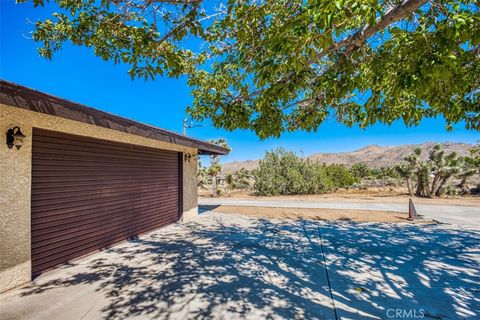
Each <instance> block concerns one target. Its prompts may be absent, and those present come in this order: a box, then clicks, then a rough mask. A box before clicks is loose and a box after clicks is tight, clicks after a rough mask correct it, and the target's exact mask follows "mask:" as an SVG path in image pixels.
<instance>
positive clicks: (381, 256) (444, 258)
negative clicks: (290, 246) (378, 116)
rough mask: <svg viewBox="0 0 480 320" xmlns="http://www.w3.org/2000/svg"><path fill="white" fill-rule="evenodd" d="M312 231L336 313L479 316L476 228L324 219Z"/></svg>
mask: <svg viewBox="0 0 480 320" xmlns="http://www.w3.org/2000/svg"><path fill="white" fill-rule="evenodd" d="M319 235H320V236H321V237H322V239H323V245H324V248H325V252H326V255H325V256H326V262H327V267H328V270H329V274H330V281H331V286H332V289H333V294H334V299H335V303H336V307H337V311H338V314H339V317H350V316H351V315H350V314H349V313H348V312H356V313H358V316H357V317H353V318H358V319H360V318H375V319H388V318H408V319H413V318H425V319H479V317H480V314H479V312H480V290H479V289H478V288H479V287H480V233H478V232H475V231H462V230H458V229H449V228H446V227H444V226H439V225H409V224H379V223H368V224H358V223H330V224H324V225H322V226H321V227H320V228H319ZM351 306H354V308H355V309H356V310H353V309H351V308H350V307H351ZM343 310H346V311H347V313H346V314H344V313H343ZM399 315H400V316H399Z"/></svg>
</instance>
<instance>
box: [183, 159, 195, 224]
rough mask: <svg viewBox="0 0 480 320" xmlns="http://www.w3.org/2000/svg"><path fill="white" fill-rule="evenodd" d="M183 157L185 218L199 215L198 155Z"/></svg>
mask: <svg viewBox="0 0 480 320" xmlns="http://www.w3.org/2000/svg"><path fill="white" fill-rule="evenodd" d="M190 155H191V157H185V156H184V157H183V220H188V219H191V218H193V217H196V216H197V215H198V198H197V197H198V193H197V192H198V189H197V170H198V164H197V161H198V160H197V156H196V153H193V154H190Z"/></svg>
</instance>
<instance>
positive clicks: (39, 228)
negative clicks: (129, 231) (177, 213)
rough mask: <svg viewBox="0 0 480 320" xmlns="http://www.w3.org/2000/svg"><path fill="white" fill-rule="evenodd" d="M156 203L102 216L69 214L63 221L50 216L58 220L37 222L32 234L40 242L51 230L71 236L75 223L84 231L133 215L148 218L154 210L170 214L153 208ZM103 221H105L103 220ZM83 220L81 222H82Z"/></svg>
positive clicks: (107, 211)
mask: <svg viewBox="0 0 480 320" xmlns="http://www.w3.org/2000/svg"><path fill="white" fill-rule="evenodd" d="M155 204H159V203H158V202H157V203H154V202H150V203H148V204H146V205H142V206H136V207H130V208H126V209H124V208H121V207H119V208H115V209H105V210H103V209H102V215H98V213H97V212H98V210H97V211H94V210H90V211H89V212H88V213H83V212H82V213H78V214H77V212H75V213H73V214H69V215H68V216H65V217H64V218H63V219H62V217H61V215H60V216H59V215H56V216H50V217H49V218H56V220H53V219H50V220H48V219H42V220H41V221H38V222H37V221H36V222H35V224H32V232H35V233H36V241H39V240H40V239H41V236H42V235H43V234H47V235H52V232H51V229H52V228H54V229H55V233H54V234H53V236H55V237H56V236H58V235H60V234H61V233H62V231H63V230H65V233H66V234H71V233H72V227H71V224H72V223H75V224H76V227H75V231H77V230H80V229H82V228H83V227H85V228H91V223H93V222H95V223H99V224H102V225H103V226H105V225H106V224H109V223H111V222H112V221H115V220H114V219H117V220H125V219H128V218H129V217H128V216H127V214H132V215H138V212H140V213H142V216H146V215H147V213H148V212H149V211H147V210H152V214H155V215H158V214H161V213H163V214H165V215H166V214H168V212H167V211H163V210H158V209H156V208H152V207H154V206H155ZM119 210H122V215H118V211H119ZM102 219H103V220H102ZM80 220H81V221H80Z"/></svg>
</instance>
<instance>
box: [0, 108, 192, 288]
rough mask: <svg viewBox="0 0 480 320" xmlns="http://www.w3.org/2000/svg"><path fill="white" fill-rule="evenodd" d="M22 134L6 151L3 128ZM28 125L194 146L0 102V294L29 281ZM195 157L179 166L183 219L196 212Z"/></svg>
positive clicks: (134, 141) (125, 140) (146, 142)
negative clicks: (20, 142) (18, 145)
mask: <svg viewBox="0 0 480 320" xmlns="http://www.w3.org/2000/svg"><path fill="white" fill-rule="evenodd" d="M15 126H18V127H20V128H21V130H22V132H23V133H24V134H25V135H26V136H27V137H26V139H25V142H24V145H23V147H22V148H21V149H20V150H17V149H16V148H15V147H14V148H12V149H9V148H8V147H7V145H6V143H5V133H6V131H7V129H9V128H12V127H15ZM33 127H36V128H42V129H48V130H54V131H59V132H65V133H71V134H77V135H83V136H88V137H93V138H100V139H107V140H111V141H117V142H123V143H131V144H135V145H142V146H147V147H152V148H159V149H167V150H174V151H178V152H183V153H190V154H191V155H193V156H195V155H196V154H197V150H196V149H192V148H188V147H183V146H179V145H175V144H171V143H167V142H162V141H158V140H154V139H149V138H145V137H141V136H136V135H132V134H129V133H124V132H120V131H116V130H112V129H107V128H102V127H98V126H94V125H90V124H86V123H82V122H78V121H73V120H68V119H64V118H59V117H54V116H50V115H46V114H42V113H38V112H32V111H28V110H23V109H19V108H16V107H11V106H6V105H3V104H0V134H1V137H0V138H1V139H2V140H0V172H1V179H0V292H2V291H5V290H8V289H10V288H13V287H16V286H19V285H21V284H23V283H25V282H28V281H30V280H31V262H30V255H31V248H30V191H31V167H32V163H31V153H32V129H33ZM196 170H197V163H196V157H192V158H191V159H190V161H186V159H185V157H184V165H183V171H184V175H183V195H184V200H183V207H184V218H191V217H192V216H195V215H196V214H197V180H196V179H197V176H196Z"/></svg>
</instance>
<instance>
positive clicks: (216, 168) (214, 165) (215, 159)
mask: <svg viewBox="0 0 480 320" xmlns="http://www.w3.org/2000/svg"><path fill="white" fill-rule="evenodd" d="M209 142H210V143H213V144H216V145H219V146H221V147H224V148H228V149H230V147H229V146H228V144H227V141H226V140H225V139H217V140H210V141H209ZM220 158H221V156H220V155H216V154H214V155H211V156H210V167H209V168H208V169H207V174H208V175H209V176H210V177H211V179H212V197H216V196H217V176H218V174H219V173H220V172H221V171H222V166H221V165H220Z"/></svg>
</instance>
